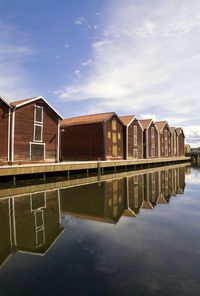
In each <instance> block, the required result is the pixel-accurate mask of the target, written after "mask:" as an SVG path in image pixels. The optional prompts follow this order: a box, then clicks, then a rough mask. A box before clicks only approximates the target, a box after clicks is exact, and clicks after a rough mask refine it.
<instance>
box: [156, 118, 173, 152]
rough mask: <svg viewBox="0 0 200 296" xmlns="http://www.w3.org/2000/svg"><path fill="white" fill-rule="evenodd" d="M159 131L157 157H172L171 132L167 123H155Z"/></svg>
mask: <svg viewBox="0 0 200 296" xmlns="http://www.w3.org/2000/svg"><path fill="white" fill-rule="evenodd" d="M155 124H156V126H157V128H158V130H159V146H160V147H159V152H160V153H159V157H171V156H173V148H172V132H171V130H170V127H169V125H168V123H167V121H161V122H155Z"/></svg>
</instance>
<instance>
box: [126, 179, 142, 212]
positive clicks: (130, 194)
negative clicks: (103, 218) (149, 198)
mask: <svg viewBox="0 0 200 296" xmlns="http://www.w3.org/2000/svg"><path fill="white" fill-rule="evenodd" d="M126 182H127V209H128V210H129V212H130V213H132V216H134V215H135V216H136V215H138V213H139V212H140V209H141V207H142V205H143V202H144V183H143V175H142V174H141V175H134V176H130V177H127V180H126Z"/></svg>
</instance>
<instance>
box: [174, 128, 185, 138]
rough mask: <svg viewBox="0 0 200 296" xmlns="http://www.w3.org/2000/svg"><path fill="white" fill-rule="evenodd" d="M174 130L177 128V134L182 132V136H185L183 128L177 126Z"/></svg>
mask: <svg viewBox="0 0 200 296" xmlns="http://www.w3.org/2000/svg"><path fill="white" fill-rule="evenodd" d="M176 130H177V133H178V136H179V135H180V133H181V132H182V133H183V135H184V137H185V134H184V132H183V129H182V128H181V127H177V128H176Z"/></svg>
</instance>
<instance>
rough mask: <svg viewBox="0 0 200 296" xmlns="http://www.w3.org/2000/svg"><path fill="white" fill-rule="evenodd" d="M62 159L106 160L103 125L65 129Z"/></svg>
mask: <svg viewBox="0 0 200 296" xmlns="http://www.w3.org/2000/svg"><path fill="white" fill-rule="evenodd" d="M61 130H63V131H64V132H61V157H62V159H63V160H98V158H100V159H101V160H103V159H104V136H103V124H102V123H96V124H86V125H76V126H71V127H63V128H62V129H61Z"/></svg>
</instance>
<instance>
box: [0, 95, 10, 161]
mask: <svg viewBox="0 0 200 296" xmlns="http://www.w3.org/2000/svg"><path fill="white" fill-rule="evenodd" d="M10 113H11V106H10V104H9V102H8V101H7V100H6V99H5V98H4V97H3V96H1V95H0V162H8V161H9V155H10Z"/></svg>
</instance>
